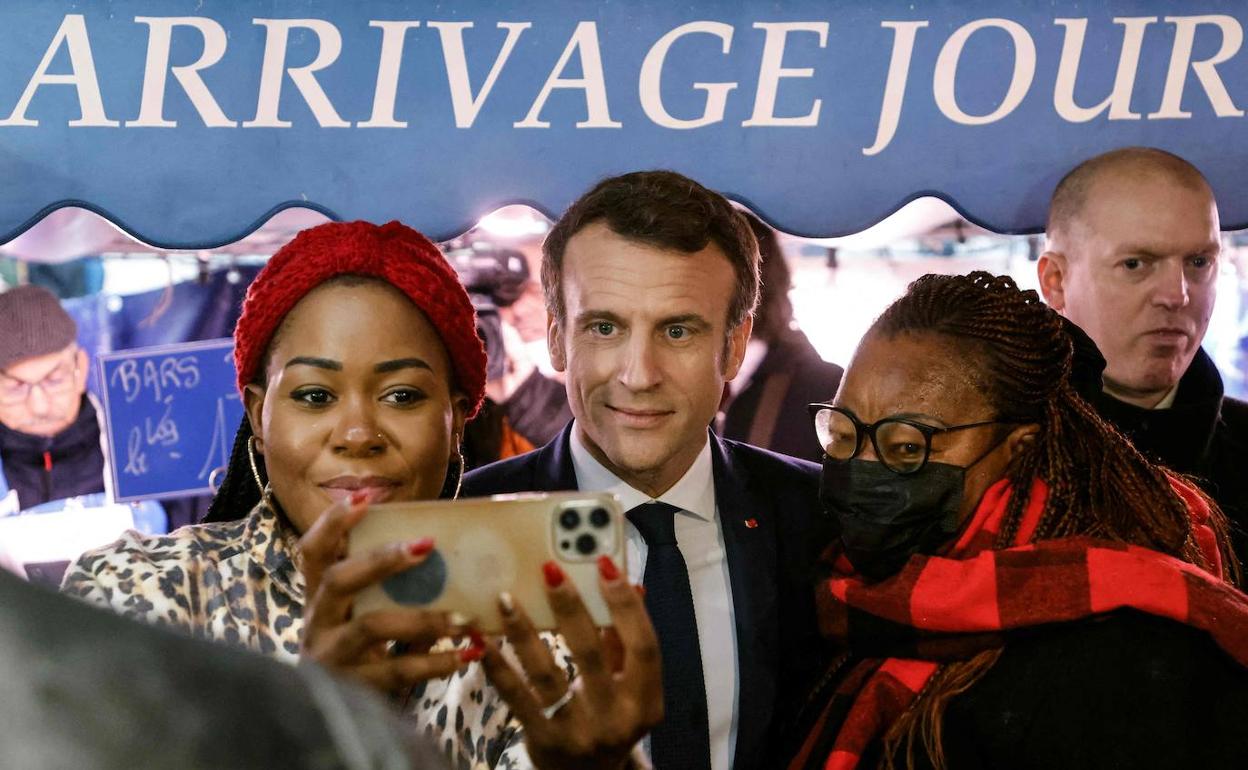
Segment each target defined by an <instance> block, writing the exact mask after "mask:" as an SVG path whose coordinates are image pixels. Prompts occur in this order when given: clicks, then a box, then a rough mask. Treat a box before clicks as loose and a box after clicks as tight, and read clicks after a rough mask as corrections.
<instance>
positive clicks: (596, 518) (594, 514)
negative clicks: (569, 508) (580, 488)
mask: <svg viewBox="0 0 1248 770" xmlns="http://www.w3.org/2000/svg"><path fill="white" fill-rule="evenodd" d="M589 523H590V524H593V525H594V526H595V527H597V528H598V529H602V528H603V527H605V526H607V525H608V524H610V523H611V514H609V513H607V509H606V508H595V509H594V510H592V511H590V512H589Z"/></svg>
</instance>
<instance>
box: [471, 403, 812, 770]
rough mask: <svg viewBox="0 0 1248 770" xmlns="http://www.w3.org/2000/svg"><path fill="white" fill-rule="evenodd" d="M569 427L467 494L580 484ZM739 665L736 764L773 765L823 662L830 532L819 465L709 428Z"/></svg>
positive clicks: (477, 476)
mask: <svg viewBox="0 0 1248 770" xmlns="http://www.w3.org/2000/svg"><path fill="white" fill-rule="evenodd" d="M571 429H572V426H571V424H569V425H568V427H566V428H564V430H563V431H562V432H561V433H560V434H559V435H558V436H556V437H555V439H554V440H553V441H551V442H550V443H549V444H547V445H545V446H543V447H542V448H540V449H537V450H535V451H533V452H529V453H527V454H524V455H520V456H519V457H514V458H511V459H508V460H503V461H501V462H497V463H494V464H492V465H487V466H486V467H484V468H479V469H477V470H475V471H473V472H471V473H469V474H468V475H467V476H465V477H464V489H463V494H465V495H469V496H472V495H489V494H501V493H507V492H524V491H546V492H550V491H558V490H571V489H576V488H577V483H576V473H575V470H574V469H573V466H572V453H571V449H570V447H569V443H570V432H571ZM711 457H712V466H713V469H714V470H713V473H714V479H715V504H716V507H717V508H718V510H719V515H720V519H721V521H722V526H723V534H724V547H725V550H726V551H727V557H728V569H729V583H730V585H731V590H732V603H733V609H734V613H735V616H736V626H737V655H738V667H739V671H740V677H741V680H740V690H739V696H738V698H739V700H738V719H737V744H736V751H735V755H734V756H735V761H734V764H733V766H734V767H735V768H737V769H738V770H748V769H749V768H763V767H771V766H772V765H773V764H774V759H775V754H774V746H773V744H772V740H773V739H774V735H773V730H775V729H776V726H777V725H778V724H782V723H783V721H784V719H785V718H786V716H787V710H788V709H790V708H793V707H795V706H796V704H797V703H798V701H799V699H800V696H801V695H802V694H803V693H805V692H806V691H807V689H808V688H809V686H810V682H811V680H812V679H813V678H814V676H815V675H816V674H817V672H818V671H819V670H820V668H821V666H822V664H823V663H824V658H823V657H822V656H823V654H824V643H823V642H822V640H821V638H820V636H819V634H818V630H817V629H816V627H815V606H814V591H813V590H812V586H813V584H814V580H815V562H816V559H817V557H818V555H819V553H820V552H821V551H822V549H823V547H824V546H825V545H826V544H827V542H828V541H829V539H830V537H831V535H830V532H829V531H828V529H827V522H826V520H825V518H824V516H823V514H822V512H821V511H820V509H819V504H818V485H819V468H818V466H816V465H814V464H812V463H808V462H804V461H801V460H795V459H793V458H789V457H783V456H781V455H778V454H775V453H772V452H768V451H765V450H762V449H758V448H756V447H752V446H748V445H746V444H740V443H737V442H735V441H726V440H723V439H720V438H719V437H717V436H715V435H714V434H711Z"/></svg>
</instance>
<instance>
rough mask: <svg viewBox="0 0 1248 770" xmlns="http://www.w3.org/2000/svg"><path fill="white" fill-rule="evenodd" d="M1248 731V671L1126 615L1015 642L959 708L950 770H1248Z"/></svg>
mask: <svg viewBox="0 0 1248 770" xmlns="http://www.w3.org/2000/svg"><path fill="white" fill-rule="evenodd" d="M1245 725H1248V670H1245V669H1244V668H1243V667H1242V666H1240V665H1239V664H1237V663H1236V662H1235V661H1234V660H1232V659H1231V658H1230V657H1229V656H1228V655H1227V654H1226V653H1224V652H1223V651H1222V650H1221V649H1220V648H1219V647H1218V646H1217V645H1216V644H1214V642H1213V641H1212V640H1211V639H1210V638H1209V637H1208V635H1206V634H1205V633H1204V632H1202V631H1198V630H1196V629H1194V628H1191V627H1189V626H1185V625H1182V624H1179V623H1176V622H1174V621H1171V620H1167V619H1165V618H1159V617H1156V616H1152V615H1146V614H1143V613H1139V612H1135V611H1133V610H1122V611H1119V612H1117V613H1114V614H1112V615H1110V616H1107V617H1103V618H1099V619H1091V620H1085V621H1080V622H1077V623H1068V624H1059V625H1053V626H1046V627H1039V628H1036V629H1032V630H1030V631H1028V632H1027V633H1026V634H1024V635H1020V636H1017V637H1011V639H1010V641H1009V642H1007V643H1006V646H1005V651H1004V652H1003V653H1002V655H1001V658H1000V659H999V660H998V661H997V663H996V664H995V665H994V666H993V667H992V668H991V669H989V670H988V672H987V673H986V674H985V675H984V677H983V678H982V679H980V680H979V681H978V682H977V683H976V684H974V685H973V686H972V687H971V688H970V689H969V690H967V691H966V692H965V693H963V694H962V695H959V696H957V697H955V698H954V699H953V700H951V701H950V703H949V706H948V708H947V710H946V712H945V717H944V722H943V730H944V734H943V745H944V750H945V760H946V767H948V768H950V770H966V769H968V768H969V769H970V770H978V769H979V768H984V769H987V768H1005V767H1008V768H1013V769H1016V770H1032V769H1033V768H1034V770H1042V769H1044V770H1048V768H1058V767H1060V768H1070V769H1073V770H1079V768H1088V770H1092V769H1093V768H1095V769H1097V770H1100V769H1101V768H1132V770H1135V769H1137V768H1141V769H1144V770H1148V769H1151V768H1158V769H1160V768H1174V770H1180V769H1182V768H1194V767H1248V730H1245V729H1244V726H1245ZM896 759H900V757H898V758H896ZM926 762H927V757H926V755H924V756H923V757H922V761H921V762H919V763H918V766H919V767H925V766H929V765H927V764H926ZM863 766H864V767H869V766H871V765H868V764H865V763H864V765H863ZM897 766H899V767H904V766H905V764H904V760H903V761H902V762H901V763H900V764H898V765H897Z"/></svg>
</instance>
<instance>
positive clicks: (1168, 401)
mask: <svg viewBox="0 0 1248 770" xmlns="http://www.w3.org/2000/svg"><path fill="white" fill-rule="evenodd" d="M1177 395H1179V386H1178V384H1177V383H1176V384H1175V386H1174V387H1173V388H1171V389H1170V392H1169V393H1167V394H1166V395H1165V396H1163V397H1162V399H1161V400H1160V401H1158V402H1157V406H1154V407H1153V408H1154V409H1169V408H1170V407H1172V406H1174V397H1175V396H1177Z"/></svg>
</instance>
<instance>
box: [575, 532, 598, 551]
mask: <svg viewBox="0 0 1248 770" xmlns="http://www.w3.org/2000/svg"><path fill="white" fill-rule="evenodd" d="M597 548H598V541H597V540H595V539H594V536H593V535H581V536H580V537H578V538H577V539H576V550H577V551H578V552H580V553H581V554H582V555H584V556H588V555H590V554H591V553H593V552H594V551H595V550H597Z"/></svg>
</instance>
